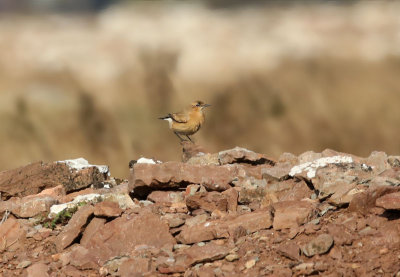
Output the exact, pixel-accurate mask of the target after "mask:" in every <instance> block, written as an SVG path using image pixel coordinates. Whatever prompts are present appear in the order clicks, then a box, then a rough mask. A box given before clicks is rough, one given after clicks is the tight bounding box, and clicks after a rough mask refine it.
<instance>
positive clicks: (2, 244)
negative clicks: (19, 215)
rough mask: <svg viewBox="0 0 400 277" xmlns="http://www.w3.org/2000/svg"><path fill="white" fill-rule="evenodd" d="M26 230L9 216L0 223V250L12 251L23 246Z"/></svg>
mask: <svg viewBox="0 0 400 277" xmlns="http://www.w3.org/2000/svg"><path fill="white" fill-rule="evenodd" d="M25 237H26V232H25V231H24V228H23V227H22V226H21V224H20V223H19V222H18V221H17V220H16V219H14V218H9V219H7V220H6V221H4V222H3V223H2V224H1V225H0V252H3V251H4V250H8V251H12V250H16V249H22V248H23V247H24V242H25Z"/></svg>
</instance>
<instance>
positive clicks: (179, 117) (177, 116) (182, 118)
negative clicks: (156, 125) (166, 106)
mask: <svg viewBox="0 0 400 277" xmlns="http://www.w3.org/2000/svg"><path fill="white" fill-rule="evenodd" d="M169 117H170V118H171V119H172V120H173V121H175V122H178V123H186V122H188V120H189V115H188V114H186V113H183V112H180V113H172V114H169Z"/></svg>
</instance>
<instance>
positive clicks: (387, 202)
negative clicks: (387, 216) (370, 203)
mask: <svg viewBox="0 0 400 277" xmlns="http://www.w3.org/2000/svg"><path fill="white" fill-rule="evenodd" d="M376 206H378V207H382V208H384V209H385V210H400V192H393V193H388V194H386V195H384V196H382V197H379V198H378V199H376Z"/></svg>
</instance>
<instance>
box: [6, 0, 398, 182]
mask: <svg viewBox="0 0 400 277" xmlns="http://www.w3.org/2000/svg"><path fill="white" fill-rule="evenodd" d="M244 2H245V3H246V4H244ZM399 14H400V2H399V1H373V2H372V1H334V2H333V1H302V2H298V1H297V2H289V1H283V2H282V1H280V2H278V1H273V2H260V1H211V0H210V1H193V2H188V1H164V2H155V1H149V2H148V1H145V2H141V1H110V0H0V121H1V125H0V153H1V155H0V170H5V169H11V168H15V167H17V166H21V165H25V164H27V163H30V162H34V161H37V160H43V161H55V160H63V159H70V158H77V157H84V158H86V159H88V160H89V162H91V163H97V164H107V165H109V166H110V167H111V174H112V175H113V176H116V177H126V176H127V175H128V162H129V160H131V159H137V158H139V157H140V156H145V157H155V158H157V159H160V160H164V161H166V160H180V158H181V147H180V144H179V140H178V139H177V138H176V137H175V135H174V134H173V133H172V132H171V131H169V129H168V124H167V122H165V121H161V120H158V119H157V118H158V117H160V116H163V115H165V114H166V113H168V112H174V111H179V110H181V108H182V107H184V106H186V105H187V104H188V103H190V102H192V101H194V100H198V99H199V100H203V101H205V102H206V103H210V104H212V107H211V108H210V109H209V110H207V119H206V123H205V124H204V126H203V128H202V130H201V131H200V132H198V133H197V134H196V135H194V139H195V140H196V142H197V143H198V144H201V145H202V146H204V147H205V148H207V149H208V150H210V151H211V152H217V151H220V150H223V149H228V148H232V147H235V146H242V147H246V148H249V149H251V150H254V151H257V152H262V153H266V154H267V155H269V156H271V157H279V155H280V154H281V153H283V152H292V153H294V154H296V155H298V154H300V153H302V152H305V151H308V150H314V151H321V150H323V149H326V148H332V149H335V150H339V151H344V152H350V153H353V154H356V155H360V156H367V155H369V153H370V152H371V151H374V150H383V151H386V152H388V153H390V154H399V152H400V141H399V137H398V135H399V134H400V130H399V128H400V124H399V122H400V107H399V106H400V16H399Z"/></svg>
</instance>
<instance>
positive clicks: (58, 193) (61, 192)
mask: <svg viewBox="0 0 400 277" xmlns="http://www.w3.org/2000/svg"><path fill="white" fill-rule="evenodd" d="M65 194H66V192H65V188H64V187H63V186H62V185H58V186H56V187H53V188H48V189H44V190H42V191H41V192H40V193H39V194H38V195H46V196H51V197H53V198H54V199H57V200H58V201H61V198H62V197H63V196H65Z"/></svg>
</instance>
